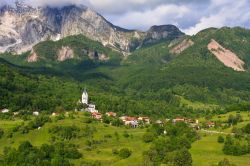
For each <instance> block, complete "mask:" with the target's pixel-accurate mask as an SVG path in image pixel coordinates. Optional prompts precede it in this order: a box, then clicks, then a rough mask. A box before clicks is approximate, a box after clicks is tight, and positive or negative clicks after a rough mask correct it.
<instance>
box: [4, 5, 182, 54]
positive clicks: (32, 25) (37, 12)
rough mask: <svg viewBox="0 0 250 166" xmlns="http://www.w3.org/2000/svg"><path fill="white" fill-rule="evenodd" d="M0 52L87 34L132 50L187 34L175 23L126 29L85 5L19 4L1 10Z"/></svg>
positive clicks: (118, 47) (26, 49)
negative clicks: (139, 28) (145, 29)
mask: <svg viewBox="0 0 250 166" xmlns="http://www.w3.org/2000/svg"><path fill="white" fill-rule="evenodd" d="M0 11H1V12H0V30H1V31H2V33H0V52H5V51H9V52H16V53H22V52H26V51H29V50H31V49H32V47H33V46H34V45H35V44H38V43H39V42H41V41H46V40H53V41H57V40H59V39H62V38H64V37H67V36H72V35H79V34H82V35H85V36H87V37H89V38H90V39H92V40H96V41H99V42H101V43H102V44H103V45H104V46H107V45H108V46H110V47H113V48H115V49H117V50H119V51H121V52H130V51H132V50H134V49H136V48H137V47H139V46H142V45H144V44H145V43H146V44H150V43H157V42H158V41H161V40H172V39H175V38H179V37H181V36H183V35H184V33H183V32H181V31H180V30H179V29H178V28H177V27H175V26H174V25H162V26H158V29H157V28H155V26H153V27H151V28H150V29H149V30H148V31H146V32H142V31H138V30H127V29H124V28H121V27H118V26H115V25H113V24H112V23H110V22H109V21H107V20H106V19H105V18H104V17H103V16H101V15H100V14H99V13H96V12H95V11H93V10H91V9H89V8H88V7H86V6H76V5H69V6H64V7H61V8H55V7H48V6H45V7H37V8H33V7H31V6H28V5H25V4H21V3H16V6H15V7H11V6H3V7H2V8H1V9H0Z"/></svg>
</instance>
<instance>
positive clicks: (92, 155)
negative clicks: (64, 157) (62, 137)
mask: <svg viewBox="0 0 250 166" xmlns="http://www.w3.org/2000/svg"><path fill="white" fill-rule="evenodd" d="M84 118H85V117H84V116H83V114H81V113H79V114H78V115H77V116H76V118H75V119H70V118H66V119H64V120H61V121H57V122H55V121H53V122H51V123H47V124H46V125H44V126H43V127H42V128H41V129H39V130H38V129H35V130H32V131H30V132H29V133H28V134H21V133H19V132H16V133H14V134H13V137H12V138H7V136H6V135H7V134H5V136H4V137H3V138H2V139H0V153H2V152H3V149H4V147H5V146H13V147H18V145H19V144H20V142H22V141H26V140H28V141H30V142H31V143H32V144H33V145H35V146H40V145H42V144H44V143H50V140H51V134H49V131H48V130H49V128H51V127H52V126H71V125H76V126H78V127H80V128H81V129H83V128H84V127H86V126H87V125H88V126H89V127H93V128H95V129H96V132H95V133H94V135H93V138H92V139H93V140H97V141H103V142H101V143H100V144H97V145H95V148H93V149H91V150H88V149H87V148H86V141H87V140H88V139H89V138H84V137H80V138H77V139H73V140H71V141H70V142H71V143H74V144H76V145H79V151H80V152H81V153H82V154H83V158H82V159H79V160H72V161H71V162H72V163H74V164H75V165H80V163H81V162H82V161H83V160H84V161H89V162H94V161H100V162H101V163H102V165H114V166H123V165H124V166H128V165H131V166H136V165H139V164H140V163H141V162H142V153H143V151H145V150H147V149H148V147H149V144H145V143H144V142H143V141H142V135H143V134H144V133H145V131H146V129H128V128H125V127H113V126H109V125H104V124H103V123H100V122H92V123H90V124H86V123H84V122H83V119H84ZM22 123H23V122H22V121H21V120H16V121H0V128H3V129H4V130H5V133H9V132H10V131H11V130H12V129H13V128H14V127H15V126H17V125H20V124H22ZM125 131H126V132H128V134H129V135H130V136H129V137H128V138H125V137H124V136H123V134H124V132H125ZM115 132H117V133H118V135H119V139H117V138H116V137H115ZM107 136H108V137H107ZM121 148H129V149H130V150H131V151H132V155H131V156H130V157H129V158H127V159H123V160H121V159H120V158H119V157H118V156H116V155H113V154H112V150H113V149H118V150H119V149H121ZM128 163H130V164H128Z"/></svg>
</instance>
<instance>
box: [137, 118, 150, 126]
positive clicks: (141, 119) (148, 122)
mask: <svg viewBox="0 0 250 166" xmlns="http://www.w3.org/2000/svg"><path fill="white" fill-rule="evenodd" d="M138 120H139V121H141V122H143V123H145V124H150V119H149V117H139V118H138Z"/></svg>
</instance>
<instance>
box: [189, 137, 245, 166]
mask: <svg viewBox="0 0 250 166" xmlns="http://www.w3.org/2000/svg"><path fill="white" fill-rule="evenodd" d="M218 136H219V134H206V136H204V135H203V136H202V138H201V140H199V141H196V142H195V143H193V144H192V148H191V150H190V152H191V154H192V158H193V166H211V165H216V164H218V162H219V161H221V160H223V159H224V158H227V159H229V161H230V162H232V163H233V164H235V165H237V166H249V164H250V155H249V154H248V155H243V156H228V155H225V154H224V153H223V151H222V148H223V144H219V143H218V142H217V138H218Z"/></svg>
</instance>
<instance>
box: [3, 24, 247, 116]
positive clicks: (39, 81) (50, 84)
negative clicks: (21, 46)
mask: <svg viewBox="0 0 250 166" xmlns="http://www.w3.org/2000/svg"><path fill="white" fill-rule="evenodd" d="M186 38H190V39H191V40H193V41H194V43H195V44H194V45H193V46H191V47H190V48H188V49H187V50H185V51H183V52H182V53H181V54H179V55H174V54H171V53H170V51H169V50H170V47H169V44H170V42H169V41H165V42H161V43H158V44H154V45H149V46H144V47H142V48H140V49H137V50H135V51H134V52H132V53H131V55H129V56H123V55H122V54H121V53H118V52H116V51H114V50H112V49H110V48H108V47H104V46H102V45H101V44H100V43H98V42H95V41H92V40H90V39H88V38H86V37H84V36H72V37H68V38H65V39H63V40H60V41H57V42H52V41H47V42H42V43H40V44H38V45H37V46H35V47H34V50H35V51H36V52H37V54H38V55H39V57H41V59H42V60H40V61H38V62H35V63H28V62H26V58H27V56H28V55H29V53H26V54H23V55H20V56H16V55H12V54H9V53H8V54H2V55H1V58H3V59H5V60H6V61H5V60H1V68H0V70H1V72H0V74H1V82H0V84H1V86H0V88H1V89H0V90H1V95H0V98H1V100H0V102H1V103H0V107H1V108H5V107H6V108H10V109H11V110H13V111H18V110H29V111H34V110H38V111H47V112H52V111H53V110H54V109H55V108H57V107H59V106H61V107H63V109H64V110H74V109H75V108H76V107H77V101H78V100H79V99H80V95H81V91H82V90H83V89H84V87H87V89H88V90H89V92H90V97H91V101H92V102H94V103H95V104H96V105H97V106H98V109H99V110H100V111H102V112H106V111H111V110H112V111H115V112H118V113H119V114H131V115H139V114H140V115H149V116H154V117H159V116H161V117H164V116H170V117H172V116H176V115H184V116H189V117H194V116H201V115H207V114H216V113H222V112H225V111H228V110H230V111H234V110H236V109H237V110H238V109H245V110H246V109H248V108H249V104H248V102H249V100H250V84H249V82H250V75H249V71H248V70H247V71H246V72H236V71H233V70H232V69H230V68H227V67H225V66H224V65H223V64H222V63H221V62H219V61H218V60H217V59H216V58H215V57H214V56H213V55H212V54H211V53H210V52H209V51H208V49H207V44H208V43H209V42H210V40H211V39H216V40H217V41H218V42H220V44H221V45H223V46H225V47H227V48H230V49H231V50H232V51H234V52H235V53H237V55H239V57H240V58H242V59H243V60H244V61H245V62H246V65H245V68H246V69H248V65H249V62H250V61H249V60H250V58H249V54H248V53H249V47H248V45H249V43H248V42H249V41H250V40H248V38H250V32H249V30H245V29H242V28H222V29H207V30H204V31H202V32H200V33H198V34H197V35H195V36H192V37H188V36H187V37H186ZM177 42H178V41H177ZM62 46H70V47H72V48H73V50H74V52H75V55H76V56H75V58H74V59H71V60H67V61H64V62H57V61H56V60H55V55H56V52H57V51H58V49H59V48H61V47H62ZM82 49H89V50H92V51H96V52H100V53H105V54H107V55H108V56H109V57H110V59H109V60H108V61H105V62H102V61H99V60H91V59H89V58H88V56H87V55H86V54H84V52H82ZM7 61H8V62H7Z"/></svg>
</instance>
